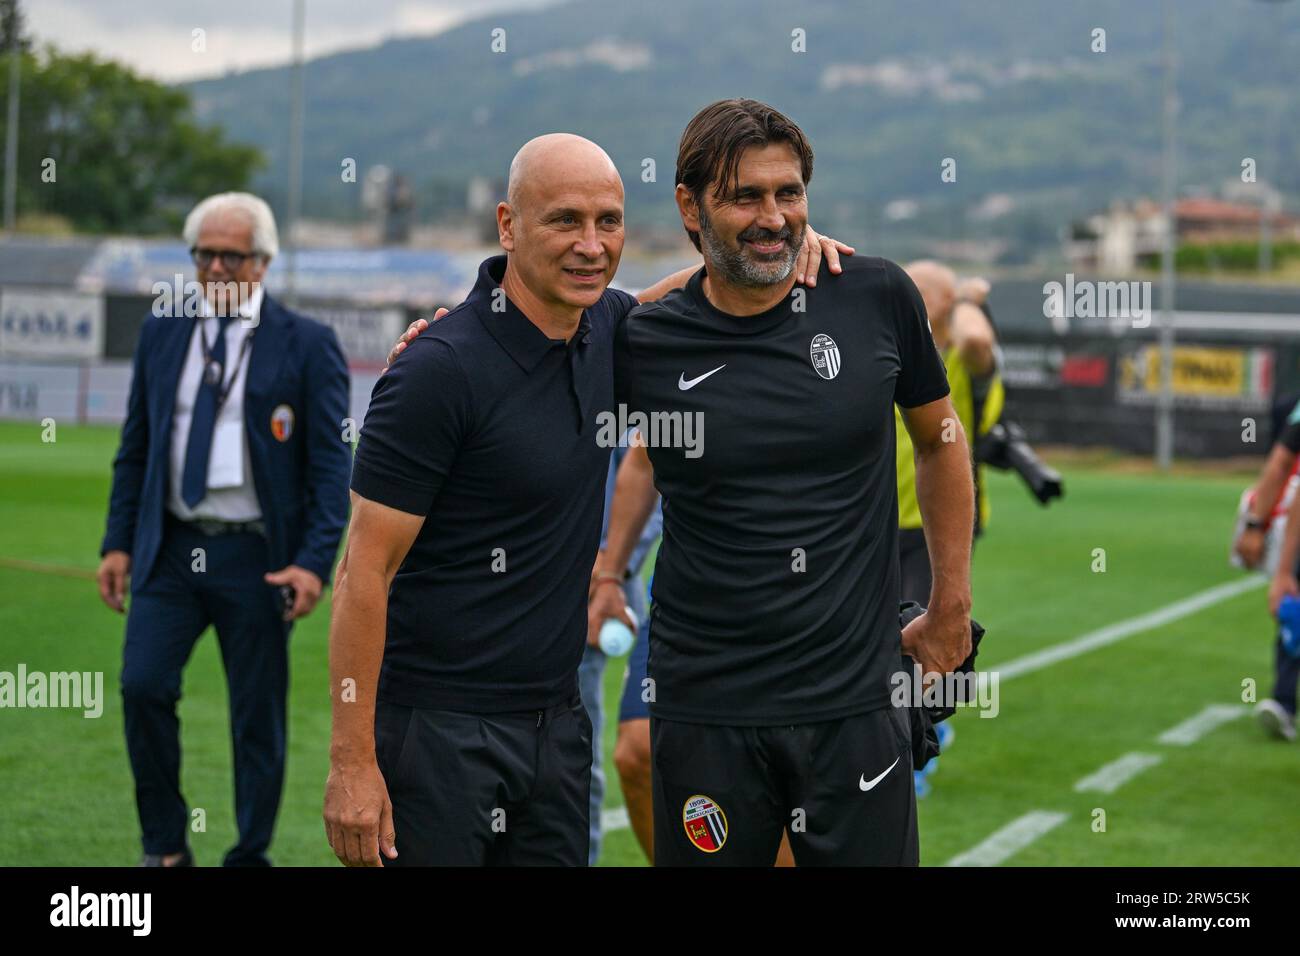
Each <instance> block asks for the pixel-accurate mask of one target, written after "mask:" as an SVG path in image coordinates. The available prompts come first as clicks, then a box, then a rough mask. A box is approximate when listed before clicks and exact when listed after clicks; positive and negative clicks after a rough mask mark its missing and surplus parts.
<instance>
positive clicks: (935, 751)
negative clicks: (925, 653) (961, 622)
mask: <svg viewBox="0 0 1300 956" xmlns="http://www.w3.org/2000/svg"><path fill="white" fill-rule="evenodd" d="M924 613H925V608H923V607H921V605H919V604H917V603H916V602H915V601H906V602H904V603H903V604H900V605H899V607H898V628H899V630H902V629H903V628H905V627H907V625H908V624H910V623H911V622H912V621H914V620H916V619H917V618H918V617H920V616H921V615H922V614H924ZM983 636H984V628H982V627H980V625H979V622H978V621H976V620H974V619H973V618H972V619H971V622H970V655H969V656H967V658H966V659H965V660H964V661H962V662H961V665H960V666H959V667H958V668H957V670H956V671H955V672H954V673H958V674H972V673H974V672H975V655H976V654H978V653H979V647H980V638H982V637H983ZM915 668H916V662H915V661H913V660H912V658H911V657H909V656H908V655H906V654H904V655H903V670H904V673H907V674H911V673H912V672H913V671H914V670H915ZM955 686H956V688H957V689H958V692H959V693H961V692H962V690H963V688H964V686H965V685H963V684H957V685H955ZM961 699H962V700H963V701H964V700H965V699H966V697H965V695H964V694H963V695H962V697H961ZM944 703H945V704H947V703H948V702H947V701H945V702H944ZM907 711H908V718H909V721H910V723H911V727H912V768H913V769H914V770H920V769H921V768H922V767H924V766H925V765H926V764H927V763H929V762H930V759H931V758H932V757H937V756H939V735H938V734H936V733H935V730H934V725H935V724H938V723H940V722H942V721H945V720H947V719H948V718H949V717H951V716H952V715H953V714H954V713H956V707H952V706H943V707H926V706H913V707H909V708H908V709H907Z"/></svg>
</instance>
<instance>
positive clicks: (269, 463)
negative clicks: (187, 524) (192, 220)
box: [100, 295, 352, 591]
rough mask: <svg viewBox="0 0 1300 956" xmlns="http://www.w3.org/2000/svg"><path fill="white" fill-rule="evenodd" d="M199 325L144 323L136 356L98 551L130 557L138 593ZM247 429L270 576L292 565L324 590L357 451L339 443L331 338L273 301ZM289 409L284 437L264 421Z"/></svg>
mask: <svg viewBox="0 0 1300 956" xmlns="http://www.w3.org/2000/svg"><path fill="white" fill-rule="evenodd" d="M195 321H196V320H195V319H193V318H185V317H172V316H170V315H167V316H155V315H151V316H150V317H149V318H147V319H145V322H144V327H143V328H142V329H141V331H140V341H139V344H138V345H137V346H136V350H135V364H134V370H133V373H132V377H131V396H130V398H129V399H128V402H127V410H126V422H125V423H124V424H123V426H122V443H121V446H120V447H119V448H118V452H117V457H116V458H114V459H113V490H112V493H111V495H110V497H109V504H108V530H107V533H106V534H105V535H104V541H103V545H102V547H101V549H100V554H101V555H102V554H104V553H105V552H107V551H114V550H116V551H125V552H127V553H128V554H130V555H131V590H132V591H135V590H136V589H138V588H140V587H141V586H143V584H144V582H145V581H146V580H147V579H148V577H149V572H150V571H152V570H153V565H154V561H155V559H156V558H157V557H158V549H159V546H160V545H161V544H162V536H163V520H164V512H165V510H166V502H167V495H168V491H169V488H170V483H169V477H170V476H169V472H170V470H171V441H172V411H173V406H174V404H175V400H176V388H177V385H178V383H179V381H180V376H181V370H182V368H183V367H184V364H185V356H186V353H187V352H188V350H189V345H190V339H191V336H192V335H193V332H194V323H195ZM250 353H251V354H250V355H249V359H248V367H247V369H246V371H245V372H244V373H241V374H246V375H247V376H248V378H247V381H246V382H245V387H244V428H245V431H246V433H247V436H248V451H249V455H250V458H251V461H250V466H251V471H252V475H253V484H254V485H255V486H256V491H257V500H258V504H259V505H260V506H261V509H262V521H263V522H264V523H265V525H266V534H267V541H268V544H269V555H268V558H269V561H270V567H271V570H279V569H280V568H282V567H284V566H285V565H289V564H296V565H299V566H300V567H303V568H306V569H307V570H308V571H311V572H313V573H315V574H317V575H319V577H320V579H321V581H323V582H326V583H328V582H329V576H330V568H331V567H332V566H333V563H334V558H335V555H336V554H337V552H338V546H339V538H340V537H341V535H342V533H343V526H344V525H345V524H346V523H347V517H348V481H349V477H350V475H351V471H352V446H351V444H349V443H348V442H345V441H344V440H343V430H344V419H345V418H346V417H347V414H348V403H349V394H348V390H349V389H348V369H347V363H346V362H345V361H344V359H343V351H342V349H340V348H339V343H338V338H337V337H336V336H335V335H334V330H333V329H331V328H330V327H329V326H327V325H324V324H322V323H320V322H316V321H314V320H312V319H309V318H307V317H306V316H302V315H298V314H297V313H295V312H291V311H289V310H288V309H286V308H285V307H284V306H282V305H280V304H279V303H277V302H276V301H275V300H273V299H272V298H271V297H270V296H269V295H264V296H263V299H262V311H261V315H260V316H259V320H258V325H257V331H256V334H255V336H254V338H253V343H252V347H251V349H250ZM281 405H287V406H289V408H290V409H292V411H293V419H294V420H293V427H292V429H291V430H290V431H289V435H288V438H287V440H284V441H281V440H279V439H278V438H277V437H276V434H275V431H274V430H273V426H272V421H271V416H272V414H273V413H274V412H275V411H276V410H277V409H278V408H279V407H280V406H281Z"/></svg>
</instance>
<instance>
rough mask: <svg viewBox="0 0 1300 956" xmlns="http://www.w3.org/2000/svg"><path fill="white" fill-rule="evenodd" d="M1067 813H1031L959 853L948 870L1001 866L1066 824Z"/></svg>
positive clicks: (950, 861)
mask: <svg viewBox="0 0 1300 956" xmlns="http://www.w3.org/2000/svg"><path fill="white" fill-rule="evenodd" d="M1068 816H1069V814H1067V813H1056V812H1053V811H1050V810H1031V811H1030V812H1029V813H1026V814H1025V815H1024V816H1023V817H1018V818H1017V819H1015V820H1012V821H1011V822H1010V823H1008V824H1007V825H1006V826H1004V827H1003V828H1002V829H1001V830H998V831H997V832H996V833H994V834H993V835H992V836H990V837H988V838H987V839H985V840H984V842H982V843H979V844H977V845H975V846H973V847H971V848H970V849H969V850H967V851H966V852H965V853H958V854H957V855H956V856H954V857H953V858H952V859H951V860H949V861H948V862H947V863H946V864H945V866H997V865H998V864H999V863H1001V862H1002V861H1003V860H1005V859H1007V858H1008V857H1011V856H1014V855H1015V854H1017V853H1019V852H1020V851H1021V850H1023V849H1024V848H1025V847H1027V846H1029V844H1031V843H1033V842H1034V841H1035V840H1037V839H1038V838H1039V837H1041V836H1042V835H1043V834H1045V833H1048V832H1050V831H1051V830H1054V829H1056V828H1057V827H1058V826H1060V825H1061V824H1062V823H1064V822H1065V820H1066V818H1067V817H1068Z"/></svg>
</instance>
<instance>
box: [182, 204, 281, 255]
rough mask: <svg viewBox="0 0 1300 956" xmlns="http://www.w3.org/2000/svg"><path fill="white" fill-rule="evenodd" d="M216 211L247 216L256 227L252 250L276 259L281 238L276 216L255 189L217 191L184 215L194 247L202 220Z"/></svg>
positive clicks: (189, 243) (186, 231) (188, 241)
mask: <svg viewBox="0 0 1300 956" xmlns="http://www.w3.org/2000/svg"><path fill="white" fill-rule="evenodd" d="M214 212H238V213H242V214H243V215H244V216H246V217H247V218H248V221H249V223H250V224H251V225H252V227H253V252H255V253H258V254H259V255H263V256H266V258H267V259H268V260H270V259H274V258H275V257H276V255H277V254H278V253H279V252H280V238H279V235H278V233H277V232H276V229H275V216H274V215H273V214H272V212H271V207H270V206H268V205H267V204H266V200H264V199H261V198H259V197H257V196H254V195H253V194H252V193H217V194H216V195H215V196H209V197H208V198H207V199H204V200H202V201H201V202H200V203H199V204H198V205H197V206H195V207H194V208H193V209H191V210H190V214H189V215H188V216H186V217H185V228H184V229H182V230H181V235H182V236H184V237H185V245H187V246H189V247H190V248H191V249H192V248H194V246H195V245H196V244H197V243H198V241H199V231H200V230H201V229H202V228H203V221H204V220H205V219H207V217H208V216H209V215H210V214H211V213H214Z"/></svg>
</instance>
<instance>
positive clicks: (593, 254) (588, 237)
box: [573, 223, 605, 259]
mask: <svg viewBox="0 0 1300 956" xmlns="http://www.w3.org/2000/svg"><path fill="white" fill-rule="evenodd" d="M573 251H574V252H576V253H577V254H578V255H580V256H586V257H587V258H588V259H599V258H600V256H601V254H602V253H603V252H604V251H605V247H604V246H602V245H601V244H600V236H599V235H598V234H597V233H596V224H595V223H589V224H588V225H587V226H586V227H585V228H584V229H583V230H582V235H581V236H579V237H578V241H577V242H576V243H574V245H573Z"/></svg>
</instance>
